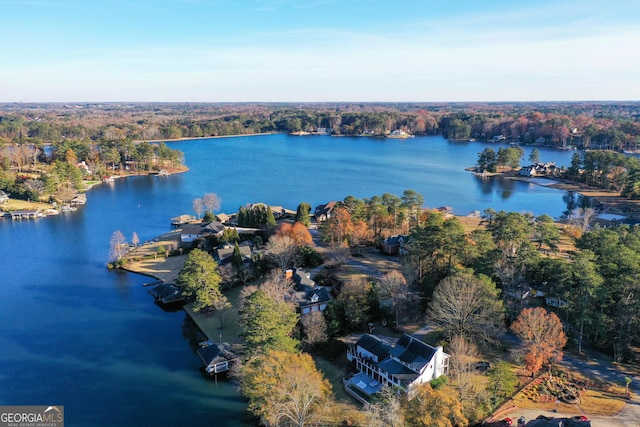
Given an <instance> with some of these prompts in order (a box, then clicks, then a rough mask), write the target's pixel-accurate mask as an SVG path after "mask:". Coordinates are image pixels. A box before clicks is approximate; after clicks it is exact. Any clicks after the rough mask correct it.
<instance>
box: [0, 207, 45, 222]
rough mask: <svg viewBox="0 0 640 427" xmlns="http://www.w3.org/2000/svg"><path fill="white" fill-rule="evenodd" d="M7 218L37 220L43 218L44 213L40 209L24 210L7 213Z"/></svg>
mask: <svg viewBox="0 0 640 427" xmlns="http://www.w3.org/2000/svg"><path fill="white" fill-rule="evenodd" d="M4 216H6V217H11V219H13V220H16V219H36V218H38V217H41V216H42V213H41V212H40V211H39V210H38V209H23V210H18V211H11V212H6V213H5V214H4Z"/></svg>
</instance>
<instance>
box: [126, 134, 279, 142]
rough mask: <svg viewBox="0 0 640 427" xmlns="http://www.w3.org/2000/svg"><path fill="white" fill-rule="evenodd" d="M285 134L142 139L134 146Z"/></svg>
mask: <svg viewBox="0 0 640 427" xmlns="http://www.w3.org/2000/svg"><path fill="white" fill-rule="evenodd" d="M281 133H284V132H261V133H246V134H241V135H217V136H187V137H183V138H170V139H140V140H135V141H133V143H134V144H139V143H141V142H148V143H149V144H153V143H158V142H181V141H196V140H199V139H221V138H238V137H245V136H261V135H278V134H281Z"/></svg>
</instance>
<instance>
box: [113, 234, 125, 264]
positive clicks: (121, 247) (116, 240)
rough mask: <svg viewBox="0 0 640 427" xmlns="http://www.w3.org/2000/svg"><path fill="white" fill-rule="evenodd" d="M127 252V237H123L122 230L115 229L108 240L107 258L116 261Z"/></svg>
mask: <svg viewBox="0 0 640 427" xmlns="http://www.w3.org/2000/svg"><path fill="white" fill-rule="evenodd" d="M126 253H127V239H125V238H124V234H122V231H120V230H116V231H114V232H113V234H112V235H111V241H110V242H109V259H110V260H111V261H118V260H119V259H120V258H122V257H123V256H124V254H126Z"/></svg>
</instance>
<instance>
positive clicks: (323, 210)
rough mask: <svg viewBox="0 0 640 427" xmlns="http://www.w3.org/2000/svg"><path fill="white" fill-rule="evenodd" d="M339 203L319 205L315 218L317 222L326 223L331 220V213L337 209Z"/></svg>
mask: <svg viewBox="0 0 640 427" xmlns="http://www.w3.org/2000/svg"><path fill="white" fill-rule="evenodd" d="M336 203H338V202H329V203H325V204H324V205H319V206H317V207H316V209H315V216H316V221H317V222H322V221H326V220H328V219H329V218H331V211H333V208H335V206H336Z"/></svg>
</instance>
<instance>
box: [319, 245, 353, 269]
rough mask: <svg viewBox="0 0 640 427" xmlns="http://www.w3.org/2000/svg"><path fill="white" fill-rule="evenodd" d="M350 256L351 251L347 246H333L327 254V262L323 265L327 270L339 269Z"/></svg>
mask: <svg viewBox="0 0 640 427" xmlns="http://www.w3.org/2000/svg"><path fill="white" fill-rule="evenodd" d="M350 256H351V251H350V250H349V247H348V246H347V245H342V246H334V247H333V248H332V249H331V251H330V252H329V256H328V260H327V262H326V263H325V264H326V266H327V267H329V268H335V267H339V266H341V265H342V264H344V263H345V262H347V260H348V259H349V257H350Z"/></svg>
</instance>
